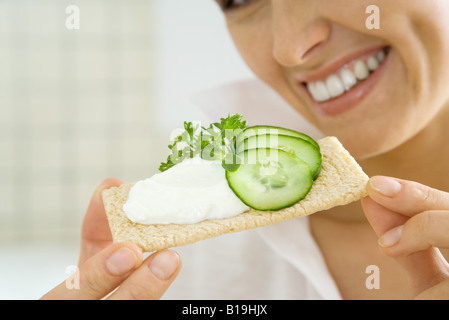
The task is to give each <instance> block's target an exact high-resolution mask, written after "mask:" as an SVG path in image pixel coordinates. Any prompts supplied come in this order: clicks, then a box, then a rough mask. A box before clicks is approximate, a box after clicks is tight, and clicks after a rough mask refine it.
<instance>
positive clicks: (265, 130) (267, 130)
mask: <svg viewBox="0 0 449 320" xmlns="http://www.w3.org/2000/svg"><path fill="white" fill-rule="evenodd" d="M259 134H278V135H279V134H282V135H286V136H292V137H297V138H301V139H304V140H307V141H308V142H310V143H311V144H312V145H313V146H314V147H315V148H317V149H318V150H320V146H319V145H318V143H317V142H316V141H315V140H314V139H313V138H311V137H309V136H308V135H306V134H305V133H301V132H298V131H295V130H291V129H286V128H281V127H275V126H253V127H248V128H246V129H245V130H244V131H243V132H241V133H240V134H239V135H238V136H237V140H236V146H237V147H238V146H239V145H240V144H241V143H242V142H243V140H245V139H246V138H249V137H252V136H255V135H259Z"/></svg>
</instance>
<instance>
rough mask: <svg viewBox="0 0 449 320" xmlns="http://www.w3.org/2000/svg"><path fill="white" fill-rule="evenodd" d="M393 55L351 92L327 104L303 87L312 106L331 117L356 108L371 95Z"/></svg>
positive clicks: (387, 57)
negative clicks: (316, 98)
mask: <svg viewBox="0 0 449 320" xmlns="http://www.w3.org/2000/svg"><path fill="white" fill-rule="evenodd" d="M391 54H392V50H390V52H389V53H388V54H387V56H386V57H385V60H384V61H383V62H382V63H381V64H380V65H379V68H377V69H376V70H375V71H374V72H373V73H371V74H370V76H369V77H368V78H367V79H365V80H363V81H361V82H360V83H358V84H357V85H356V86H354V87H353V88H352V89H351V90H349V91H347V92H345V93H344V94H342V95H341V96H339V97H337V98H334V99H331V100H328V101H326V102H317V101H315V100H314V99H313V98H312V96H311V94H310V93H309V91H308V90H307V88H305V86H302V87H303V89H304V90H305V91H306V92H307V94H308V95H309V97H310V100H311V101H312V105H313V107H314V108H315V110H317V112H318V113H320V114H322V115H325V116H330V117H336V116H339V115H341V114H343V113H346V112H348V111H350V110H352V109H354V108H356V107H357V106H358V105H359V104H360V103H361V102H362V101H363V100H364V99H365V98H366V97H367V96H368V95H369V94H370V92H371V91H372V90H373V88H374V86H375V85H376V84H377V83H378V82H379V80H380V79H381V76H382V74H383V72H384V69H385V68H386V65H387V63H388V61H389V58H390V55H391Z"/></svg>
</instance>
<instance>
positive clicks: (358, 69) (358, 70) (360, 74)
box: [354, 60, 369, 80]
mask: <svg viewBox="0 0 449 320" xmlns="http://www.w3.org/2000/svg"><path fill="white" fill-rule="evenodd" d="M354 74H355V76H356V77H357V79H359V80H365V79H366V78H368V76H369V70H368V67H367V66H366V64H365V62H363V61H362V60H357V62H356V63H355V65H354Z"/></svg>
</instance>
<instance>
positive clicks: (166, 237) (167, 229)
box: [102, 137, 369, 252]
mask: <svg viewBox="0 0 449 320" xmlns="http://www.w3.org/2000/svg"><path fill="white" fill-rule="evenodd" d="M318 143H319V145H320V147H321V153H322V155H323V161H322V169H321V173H320V175H319V177H318V178H317V179H316V180H315V182H314V184H313V187H312V189H311V190H310V192H309V194H308V195H307V196H306V198H304V199H303V200H301V201H299V202H298V203H296V204H295V205H293V206H291V207H289V208H285V209H282V210H279V211H273V212H269V211H256V210H253V209H250V210H248V211H246V212H244V213H242V214H239V215H237V216H235V217H232V218H227V219H219V220H205V221H202V222H199V223H196V224H169V225H143V224H138V223H134V222H132V221H130V220H129V219H128V218H127V217H126V215H125V214H124V212H123V210H122V207H123V204H124V203H125V202H126V200H127V198H128V193H129V190H130V188H131V187H132V184H124V185H121V186H120V187H112V188H110V189H106V190H104V191H103V193H102V196H103V202H104V206H105V209H106V214H107V217H108V221H109V226H110V228H111V232H112V237H113V239H114V242H133V243H135V244H137V245H139V246H140V247H141V248H142V249H143V250H144V251H146V252H151V251H157V250H162V249H166V248H170V247H176V246H183V245H187V244H191V243H194V242H196V241H200V240H203V239H207V238H212V237H216V236H219V235H221V234H225V233H230V232H238V231H244V230H249V229H253V228H258V227H263V226H267V225H270V224H273V223H277V222H282V221H285V220H288V219H292V218H295V217H302V216H306V215H310V214H312V213H315V212H318V211H323V210H327V209H330V208H332V207H335V206H340V205H345V204H348V203H350V202H353V201H357V200H359V199H361V198H362V197H365V196H366V195H367V193H366V184H367V182H368V179H369V178H368V176H367V175H366V174H365V173H364V172H363V170H362V169H361V168H360V166H359V165H358V163H357V162H356V161H355V160H354V158H352V156H351V155H350V154H349V152H348V151H347V150H345V149H344V147H343V146H342V145H341V143H340V142H339V141H338V139H337V138H335V137H326V138H323V139H321V140H319V141H318Z"/></svg>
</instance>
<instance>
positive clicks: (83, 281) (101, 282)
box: [42, 243, 143, 300]
mask: <svg viewBox="0 0 449 320" xmlns="http://www.w3.org/2000/svg"><path fill="white" fill-rule="evenodd" d="M142 259H143V258H142V250H141V249H140V248H139V247H138V246H137V245H134V244H132V243H117V244H114V245H111V246H110V247H108V248H106V249H104V250H102V251H100V252H99V253H97V254H96V255H94V256H92V257H91V258H89V259H88V260H86V261H85V262H84V263H83V264H81V265H80V266H79V269H78V270H77V271H76V272H78V274H76V277H75V278H74V279H75V281H76V282H78V283H76V284H75V285H74V286H73V285H68V283H67V281H68V280H66V281H64V282H63V283H61V284H60V285H58V286H57V287H56V288H54V289H53V290H51V291H50V292H48V293H47V294H46V295H44V296H43V297H42V299H57V300H62V299H69V300H77V299H82V300H88V299H95V300H97V299H101V298H103V297H105V296H106V295H107V294H109V293H110V292H111V291H112V290H114V289H115V288H116V287H117V286H118V285H120V284H121V283H122V282H123V280H125V279H126V277H127V276H128V275H129V274H130V272H131V271H133V270H135V269H137V267H138V266H140V265H141V264H142Z"/></svg>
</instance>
